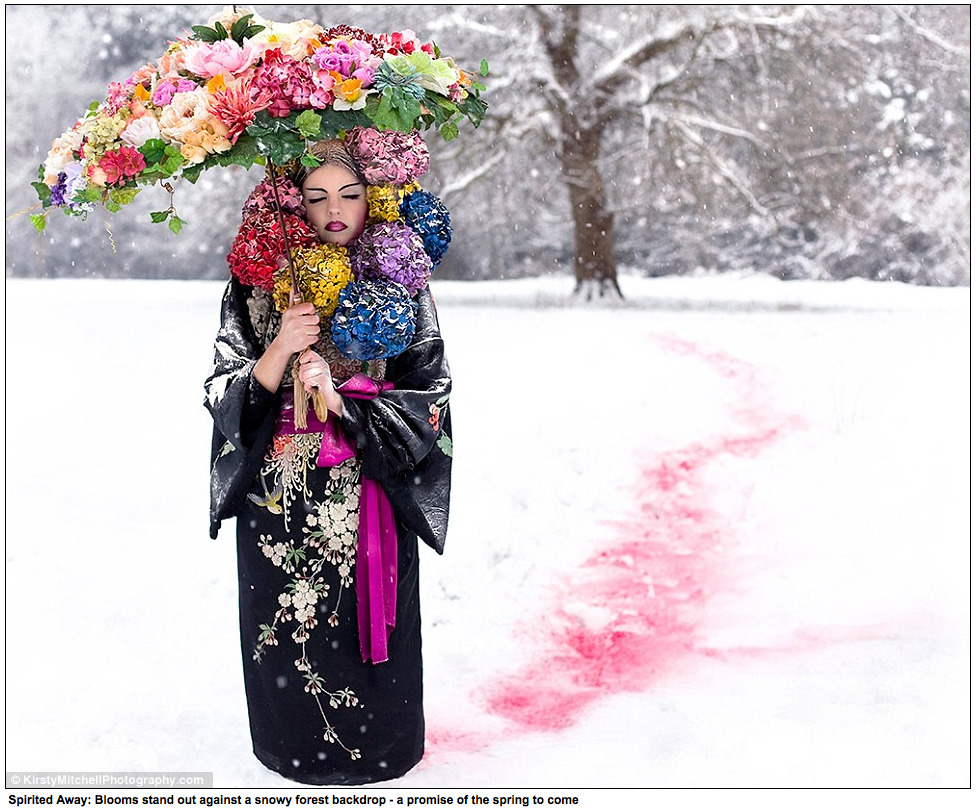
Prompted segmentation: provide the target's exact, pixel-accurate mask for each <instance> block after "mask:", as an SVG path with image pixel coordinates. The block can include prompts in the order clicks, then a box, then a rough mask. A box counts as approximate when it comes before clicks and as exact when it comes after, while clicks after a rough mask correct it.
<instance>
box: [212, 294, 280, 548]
mask: <svg viewBox="0 0 980 808" xmlns="http://www.w3.org/2000/svg"><path fill="white" fill-rule="evenodd" d="M245 295H246V290H245V287H244V286H242V284H241V283H239V282H238V281H237V280H234V279H233V280H232V281H230V282H229V284H228V286H227V288H226V289H225V294H224V297H223V298H222V302H221V326H220V328H219V330H218V334H217V337H216V338H215V341H214V361H213V364H212V367H211V372H210V374H209V375H208V378H207V380H206V381H205V383H204V392H205V398H204V406H205V407H206V408H207V409H208V411H209V412H210V413H211V416H212V418H213V419H214V430H213V434H212V441H211V536H212V538H214V537H215V536H216V535H217V531H218V526H219V525H220V522H221V520H222V519H225V518H228V517H231V516H235V515H236V514H237V512H238V510H239V508H240V506H241V502H242V500H244V497H245V494H246V492H247V490H248V487H249V486H250V484H251V479H252V477H254V475H255V473H256V471H257V470H258V464H259V463H260V462H261V458H262V455H263V454H264V453H265V448H266V446H267V444H268V442H269V440H271V436H272V430H273V428H274V425H275V418H276V415H277V412H278V407H277V406H276V405H277V403H278V398H279V396H278V394H277V393H270V392H269V391H268V390H266V389H265V388H264V387H263V386H262V385H261V384H259V383H258V382H257V381H256V380H255V377H254V376H253V375H252V370H253V368H254V367H255V363H256V362H257V361H258V359H259V356H260V355H261V351H260V348H259V345H258V340H257V339H256V336H255V334H254V332H253V330H252V325H251V322H250V320H249V316H248V307H247V304H246V302H245Z"/></svg>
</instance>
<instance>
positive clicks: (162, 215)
mask: <svg viewBox="0 0 980 808" xmlns="http://www.w3.org/2000/svg"><path fill="white" fill-rule="evenodd" d="M169 215H170V211H169V210H154V211H151V212H150V221H151V222H153V224H162V223H163V222H165V221H167V217H168V216H169Z"/></svg>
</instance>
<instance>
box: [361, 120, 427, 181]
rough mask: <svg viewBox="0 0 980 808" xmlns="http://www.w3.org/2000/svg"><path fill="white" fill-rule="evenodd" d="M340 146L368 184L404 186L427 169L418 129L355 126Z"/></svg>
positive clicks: (423, 145)
mask: <svg viewBox="0 0 980 808" xmlns="http://www.w3.org/2000/svg"><path fill="white" fill-rule="evenodd" d="M344 145H345V146H346V147H347V151H348V152H350V156H351V157H353V158H354V162H355V163H357V166H358V168H360V169H361V173H363V174H364V178H365V179H366V180H367V181H368V182H369V183H370V184H371V185H386V184H391V185H404V184H405V183H407V182H414V181H415V180H417V179H418V178H419V177H421V176H422V175H423V174H425V173H426V172H427V171H428V170H429V147H428V146H427V145H426V143H425V141H424V140H423V139H422V136H421V135H420V134H419V133H418V132H395V131H385V132H382V131H379V130H378V129H362V128H361V127H359V126H355V127H354V128H353V129H351V130H350V132H349V133H348V134H347V138H346V140H345V141H344Z"/></svg>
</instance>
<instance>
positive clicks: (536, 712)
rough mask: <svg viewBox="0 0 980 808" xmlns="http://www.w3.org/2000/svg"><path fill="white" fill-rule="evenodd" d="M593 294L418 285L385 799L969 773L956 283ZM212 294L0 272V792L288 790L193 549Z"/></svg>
mask: <svg viewBox="0 0 980 808" xmlns="http://www.w3.org/2000/svg"><path fill="white" fill-rule="evenodd" d="M623 284H624V289H625V291H626V293H627V296H628V300H629V303H628V305H625V306H619V307H594V308H583V307H580V306H574V305H569V304H568V300H567V294H568V292H569V290H570V282H569V281H568V280H567V279H543V280H533V281H510V282H501V283H480V284H463V283H450V282H441V283H440V282H436V283H434V284H433V289H434V293H435V296H436V301H437V305H438V307H439V316H440V319H441V321H442V326H443V331H444V335H445V338H446V341H447V346H448V350H449V358H450V362H451V365H452V368H453V373H454V390H453V422H454V430H455V436H454V437H455V470H454V493H453V510H452V520H451V530H450V536H449V542H448V545H447V550H446V554H445V555H444V556H443V557H441V558H440V557H437V556H436V555H435V554H434V553H431V552H429V551H426V552H425V553H424V554H423V567H422V576H423V617H424V618H425V629H424V643H425V660H426V679H425V686H426V709H427V717H428V725H429V727H428V738H429V748H428V752H427V756H426V758H425V760H424V761H423V763H422V764H421V765H420V766H419V767H418V768H417V769H416V770H414V771H412V772H410V773H409V774H408V775H407V776H406V777H404V778H403V779H402V780H400V781H396V782H394V783H391V784H388V787H390V788H413V789H414V788H419V789H450V788H464V787H465V788H468V789H479V788H484V789H493V788H499V789H520V788H536V789H544V788H562V789H586V788H603V789H606V788H648V787H680V788H687V787H762V788H771V787H845V788H855V787H965V786H968V785H969V784H970V751H969V750H970V706H969V705H970V702H969V695H970V692H969V606H970V600H969V596H970V589H969V584H970V578H969V561H970V546H969V527H970V521H969V497H970V482H969V475H970V447H969V438H968V436H969V432H970V411H969V396H970V386H969V385H970V382H969V361H970V355H969V336H970V329H969V290H967V289H926V288H910V287H905V286H901V285H883V284H877V285H876V284H871V283H867V282H861V281H848V282H845V283H838V284H815V283H803V282H794V283H780V282H778V281H776V280H774V279H771V278H768V277H747V278H735V277H700V278H685V279H671V278H664V279H658V280H643V279H638V278H625V279H623ZM221 291H222V285H221V284H217V283H209V282H200V283H197V282H161V281H157V282H149V281H97V280H84V281H83V280H79V281H51V282H42V281H24V280H8V281H7V282H6V296H7V300H6V318H7V320H6V340H7V342H6V346H7V348H6V362H7V364H6V384H7V388H6V389H7V392H6V608H7V611H6V651H7V657H6V740H7V744H6V769H7V771H49V772H50V771H73V772H82V771H87V772H93V771H114V772H123V771H142V772H162V771H192V772H197V771H209V772H213V773H214V784H215V786H216V787H219V788H221V789H223V790H226V791H229V792H231V791H233V790H234V789H235V788H239V787H261V788H270V789H276V788H288V789H289V790H290V791H289V793H296V792H297V791H298V787H297V786H296V785H295V784H292V783H289V782H287V781H284V780H282V779H280V778H279V777H278V776H276V775H274V774H272V773H270V772H268V771H267V770H266V769H264V768H263V767H262V766H261V765H260V764H259V763H258V762H257V761H256V760H255V759H254V758H253V757H252V755H251V752H250V744H249V737H248V726H247V720H246V714H245V703H244V693H243V688H242V684H241V670H240V665H241V663H240V656H239V649H238V645H237V642H238V628H237V611H236V602H235V597H236V587H235V568H234V547H233V542H234V531H233V526H232V525H230V524H229V525H226V526H225V528H223V530H222V535H221V536H220V537H219V540H218V541H217V542H212V541H210V540H209V538H208V533H207V491H208V486H207V465H208V450H209V440H210V422H209V418H208V415H207V413H206V411H205V410H204V408H203V406H202V405H201V401H202V398H203V392H202V380H203V378H204V376H205V374H206V372H207V369H208V365H209V361H210V350H211V348H210V346H211V340H212V338H213V335H214V331H215V328H216V326H217V315H218V303H219V299H220V295H221ZM284 793H285V792H284ZM500 793H510V792H509V791H506V792H500ZM563 793H575V792H574V791H568V792H563Z"/></svg>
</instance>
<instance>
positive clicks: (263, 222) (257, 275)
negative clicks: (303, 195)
mask: <svg viewBox="0 0 980 808" xmlns="http://www.w3.org/2000/svg"><path fill="white" fill-rule="evenodd" d="M283 219H284V221H285V222H286V235H287V237H288V239H289V247H291V248H296V247H315V246H316V245H317V244H319V243H320V239H319V238H317V235H316V231H314V230H313V228H312V227H310V225H309V224H308V223H307V221H306V219H303V218H301V217H299V216H295V215H294V214H291V213H285V214H283ZM285 255H286V241H285V240H284V239H283V237H282V229H281V228H280V227H279V217H278V216H277V215H276V214H275V213H272V212H271V211H263V212H261V213H254V214H251V215H249V216H247V217H246V218H245V219H244V221H243V222H242V224H241V227H239V228H238V235H237V236H236V237H235V240H234V241H233V242H232V245H231V252H229V253H228V266H229V267H230V268H231V274H232V275H233V276H234V277H236V278H238V280H240V281H241V282H242V283H244V284H246V285H247V286H259V287H261V288H262V289H265V290H267V291H271V290H272V287H273V275H274V274H275V272H276V270H277V269H278V268H279V263H280V261H281V260H282V259H283V258H284V257H285Z"/></svg>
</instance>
